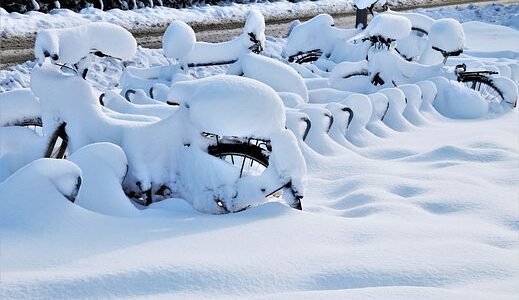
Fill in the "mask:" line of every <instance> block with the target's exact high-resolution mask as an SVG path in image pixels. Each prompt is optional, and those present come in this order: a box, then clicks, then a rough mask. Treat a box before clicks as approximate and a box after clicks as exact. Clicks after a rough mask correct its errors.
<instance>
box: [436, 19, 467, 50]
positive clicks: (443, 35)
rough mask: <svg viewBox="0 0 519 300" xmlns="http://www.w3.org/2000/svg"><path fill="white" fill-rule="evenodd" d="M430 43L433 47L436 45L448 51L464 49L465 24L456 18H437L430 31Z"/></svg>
mask: <svg viewBox="0 0 519 300" xmlns="http://www.w3.org/2000/svg"><path fill="white" fill-rule="evenodd" d="M429 43H430V45H431V47H436V48H439V49H441V50H443V51H446V52H456V51H460V50H463V47H464V45H465V32H464V31H463V26H461V23H460V22H458V21H456V20H454V19H440V20H437V21H435V22H434V23H433V25H432V26H431V29H430V31H429Z"/></svg>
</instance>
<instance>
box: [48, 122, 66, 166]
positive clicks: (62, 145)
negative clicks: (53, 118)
mask: <svg viewBox="0 0 519 300" xmlns="http://www.w3.org/2000/svg"><path fill="white" fill-rule="evenodd" d="M66 125H67V124H66V123H62V124H61V125H60V126H58V128H57V129H56V130H55V131H54V133H53V134H52V136H51V137H50V139H49V143H48V144H47V150H46V151H45V157H46V158H56V159H65V158H67V155H68V151H67V146H68V136H67V133H66V132H65V126H66Z"/></svg>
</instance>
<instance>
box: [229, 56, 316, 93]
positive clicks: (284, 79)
mask: <svg viewBox="0 0 519 300" xmlns="http://www.w3.org/2000/svg"><path fill="white" fill-rule="evenodd" d="M238 68H240V70H239V71H238V70H237V69H238ZM232 71H233V73H235V74H236V75H241V74H243V76H245V77H248V78H252V79H255V80H258V81H261V82H263V83H265V84H267V85H269V86H270V87H272V88H273V89H274V90H275V91H276V92H288V93H293V94H296V95H298V96H300V97H301V98H302V99H303V101H305V102H308V90H307V87H306V85H305V82H304V81H303V78H302V77H301V75H299V74H298V73H297V72H296V71H295V70H294V69H292V68H291V67H290V66H288V65H286V64H284V63H282V62H280V61H279V60H275V59H272V58H269V57H266V56H261V55H257V54H245V55H243V56H241V57H240V59H239V60H238V62H237V63H236V66H235V67H232Z"/></svg>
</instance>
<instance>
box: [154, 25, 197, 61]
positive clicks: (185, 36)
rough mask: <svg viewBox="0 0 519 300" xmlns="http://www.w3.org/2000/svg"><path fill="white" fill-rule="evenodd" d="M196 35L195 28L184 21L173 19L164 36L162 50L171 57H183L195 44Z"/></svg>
mask: <svg viewBox="0 0 519 300" xmlns="http://www.w3.org/2000/svg"><path fill="white" fill-rule="evenodd" d="M195 42H196V36H195V32H194V31H193V28H191V26H189V25H187V24H186V23H184V22H182V21H178V20H177V21H173V22H172V23H171V24H170V25H169V26H168V28H167V29H166V32H164V36H163V37H162V50H163V51H164V55H165V56H166V57H169V58H174V59H182V58H184V57H186V56H187V55H188V54H189V52H191V50H193V47H194V46H195Z"/></svg>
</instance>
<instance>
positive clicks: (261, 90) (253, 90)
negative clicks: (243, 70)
mask: <svg viewBox="0 0 519 300" xmlns="http://www.w3.org/2000/svg"><path fill="white" fill-rule="evenodd" d="M168 99H169V100H170V101H173V102H177V103H181V104H182V105H183V106H185V107H187V108H188V109H189V116H190V119H191V120H192V122H193V124H194V125H195V126H196V127H197V128H198V129H199V130H201V131H204V132H209V133H214V134H220V135H227V136H249V137H253V136H254V137H263V138H268V137H269V136H270V135H271V134H272V133H273V132H277V131H279V130H280V129H282V128H284V126H285V109H284V106H283V102H282V101H281V99H280V98H279V96H278V94H277V93H276V92H275V91H274V90H273V89H272V88H271V87H269V86H267V85H265V84H263V83H261V82H258V81H256V80H253V79H249V78H244V77H239V76H232V75H217V76H212V77H208V78H203V79H200V80H196V81H184V82H178V83H175V84H173V85H172V86H171V89H170V93H169V96H168Z"/></svg>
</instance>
